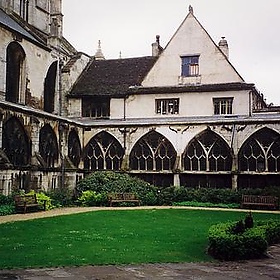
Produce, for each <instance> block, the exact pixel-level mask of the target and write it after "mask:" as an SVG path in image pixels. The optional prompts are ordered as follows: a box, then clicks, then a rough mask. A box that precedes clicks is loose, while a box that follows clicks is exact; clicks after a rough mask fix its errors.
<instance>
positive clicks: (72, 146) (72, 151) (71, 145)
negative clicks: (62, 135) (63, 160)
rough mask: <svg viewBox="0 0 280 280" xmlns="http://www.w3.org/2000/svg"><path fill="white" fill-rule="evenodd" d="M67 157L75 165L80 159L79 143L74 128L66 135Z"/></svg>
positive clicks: (77, 164)
mask: <svg viewBox="0 0 280 280" xmlns="http://www.w3.org/2000/svg"><path fill="white" fill-rule="evenodd" d="M68 157H69V158H70V160H71V162H72V163H73V164H74V165H75V167H78V166H79V163H80V160H81V144H80V139H79V136H78V134H77V132H76V131H75V130H71V131H70V133H69V136H68Z"/></svg>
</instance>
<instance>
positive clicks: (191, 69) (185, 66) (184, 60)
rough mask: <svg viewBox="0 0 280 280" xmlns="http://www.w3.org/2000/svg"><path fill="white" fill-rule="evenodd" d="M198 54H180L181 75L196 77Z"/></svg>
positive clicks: (197, 73) (197, 72)
mask: <svg viewBox="0 0 280 280" xmlns="http://www.w3.org/2000/svg"><path fill="white" fill-rule="evenodd" d="M199 58H200V55H199V54H195V55H182V56H181V77H197V76H199V75H200V74H199V73H200V71H199Z"/></svg>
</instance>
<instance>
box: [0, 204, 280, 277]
mask: <svg viewBox="0 0 280 280" xmlns="http://www.w3.org/2000/svg"><path fill="white" fill-rule="evenodd" d="M153 208H155V207H141V209H153ZM156 208H160V209H168V208H171V207H156ZM172 208H173V207H172ZM181 208H182V207H181ZM114 209H118V210H120V209H129V210H133V209H140V208H139V207H133V208H95V207H87V208H63V209H55V210H51V211H48V212H37V213H30V214H24V215H23V214H19V215H11V216H5V217H0V223H4V222H12V221H16V220H27V219H35V218H42V217H50V216H56V215H66V214H72V213H80V212H86V211H101V210H114ZM192 209H193V208H192ZM204 209H205V208H204ZM211 210H213V209H211ZM215 210H216V209H215ZM238 211H240V210H239V209H238ZM245 211H248V210H245ZM273 213H280V212H279V211H278V212H275V211H273ZM0 253H1V252H0ZM14 279H15V280H16V279H18V280H116V279H120V280H136V279H147V280H159V279H160V280H173V279H174V280H183V279H191V280H233V279H239V280H243V279H244V280H250V279H252V280H275V279H280V244H279V245H276V246H272V247H270V248H269V251H268V258H265V259H261V260H252V261H242V262H214V263H178V264H169V263H168V264H144V265H114V266H113V265H109V266H83V267H58V268H42V269H12V270H0V280H14Z"/></svg>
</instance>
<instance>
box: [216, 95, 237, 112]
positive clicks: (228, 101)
mask: <svg viewBox="0 0 280 280" xmlns="http://www.w3.org/2000/svg"><path fill="white" fill-rule="evenodd" d="M233 100H234V98H233V97H213V109H214V115H215V116H221V115H222V116H223V115H232V114H233Z"/></svg>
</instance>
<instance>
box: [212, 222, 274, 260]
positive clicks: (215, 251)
mask: <svg viewBox="0 0 280 280" xmlns="http://www.w3.org/2000/svg"><path fill="white" fill-rule="evenodd" d="M238 223H240V222H238ZM236 225H237V223H222V224H218V225H214V226H211V227H210V229H209V233H208V239H209V247H208V252H209V254H210V255H212V256H213V257H214V258H217V259H220V260H241V259H253V258H260V257H262V256H264V254H265V252H266V250H267V247H268V245H271V244H274V243H277V242H280V221H274V220H273V221H271V220H270V221H265V222H258V223H257V225H255V226H254V227H253V228H247V229H245V230H244V232H243V233H242V232H235V229H236Z"/></svg>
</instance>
